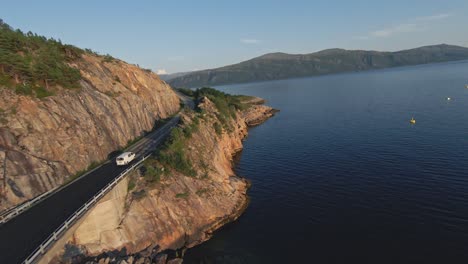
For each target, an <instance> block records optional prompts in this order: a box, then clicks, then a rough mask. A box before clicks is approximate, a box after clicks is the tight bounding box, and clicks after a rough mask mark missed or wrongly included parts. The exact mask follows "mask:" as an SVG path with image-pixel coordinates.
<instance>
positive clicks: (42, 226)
mask: <svg viewBox="0 0 468 264" xmlns="http://www.w3.org/2000/svg"><path fill="white" fill-rule="evenodd" d="M178 96H179V97H180V98H181V100H182V101H184V103H185V105H186V106H187V107H190V108H192V109H193V106H194V104H193V102H192V100H191V99H190V98H188V97H186V96H184V95H181V94H178ZM179 120H180V116H179V115H176V116H175V117H173V118H172V119H171V120H170V121H168V122H167V123H166V124H164V126H162V127H160V128H159V129H157V130H155V131H153V132H151V133H150V134H148V135H146V136H145V137H144V138H142V139H141V140H139V141H138V142H137V143H136V144H134V145H132V146H131V147H129V148H128V149H127V150H128V151H132V152H135V153H136V154H137V157H136V159H135V160H134V161H133V162H132V163H134V162H135V161H136V160H139V159H141V158H142V157H143V156H144V155H146V154H148V153H150V152H152V151H154V150H155V149H156V147H157V146H159V145H160V144H161V143H163V142H164V139H165V138H166V137H167V136H168V135H169V133H170V131H171V129H172V128H173V127H174V126H176V125H177V124H178V122H179ZM132 163H130V164H129V165H131V164H132ZM127 167H128V166H120V167H119V166H117V165H116V164H115V162H114V161H113V160H108V161H107V162H105V163H104V164H103V165H101V166H100V167H98V168H97V169H95V170H93V171H91V172H90V173H88V174H86V175H84V176H82V177H80V178H79V179H77V180H75V181H73V182H72V183H71V184H68V185H66V186H65V187H63V188H59V189H58V190H57V191H56V192H54V193H53V194H51V195H49V196H48V197H47V198H45V199H44V200H42V201H41V202H38V203H37V204H35V205H34V206H31V207H30V208H29V209H27V210H26V211H24V212H23V213H21V214H19V215H17V216H16V217H14V218H12V219H11V220H9V221H8V222H6V223H5V224H3V225H1V226H0V263H2V264H10V263H12V264H13V263H22V262H23V261H24V260H25V259H26V258H27V257H28V256H29V255H30V254H31V253H32V252H33V251H34V250H35V249H36V248H37V247H38V246H39V245H40V244H41V243H42V242H44V240H45V239H47V238H48V236H49V235H50V234H52V233H53V232H54V231H55V230H56V229H57V228H58V227H59V226H60V225H61V224H62V223H63V222H64V221H65V220H66V219H68V218H69V217H70V216H71V215H72V214H73V213H74V212H75V211H76V210H77V209H79V208H80V207H81V206H82V205H83V204H85V203H86V202H87V201H88V200H89V199H90V198H92V197H93V196H94V195H95V194H97V193H98V192H99V191H100V190H101V189H102V188H103V187H105V186H106V185H107V184H108V183H109V182H111V181H112V180H113V179H114V178H115V177H117V176H118V175H119V174H120V173H121V172H123V171H124V170H125V169H126V168H127Z"/></svg>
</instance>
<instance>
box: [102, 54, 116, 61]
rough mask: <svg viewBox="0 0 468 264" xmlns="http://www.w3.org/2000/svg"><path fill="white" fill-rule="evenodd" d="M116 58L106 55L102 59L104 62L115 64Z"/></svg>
mask: <svg viewBox="0 0 468 264" xmlns="http://www.w3.org/2000/svg"><path fill="white" fill-rule="evenodd" d="M114 61H115V58H114V57H112V56H111V55H109V54H106V55H104V56H103V57H102V62H114Z"/></svg>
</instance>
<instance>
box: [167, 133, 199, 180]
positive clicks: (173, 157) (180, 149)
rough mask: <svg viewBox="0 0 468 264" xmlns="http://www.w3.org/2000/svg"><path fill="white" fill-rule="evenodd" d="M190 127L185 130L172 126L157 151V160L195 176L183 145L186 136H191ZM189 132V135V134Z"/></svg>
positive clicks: (184, 144) (187, 174) (185, 173)
mask: <svg viewBox="0 0 468 264" xmlns="http://www.w3.org/2000/svg"><path fill="white" fill-rule="evenodd" d="M191 131H192V129H188V130H185V131H184V129H183V128H180V127H176V128H173V129H172V131H171V134H170V136H169V139H168V140H167V141H166V144H164V146H163V147H162V148H161V150H160V151H159V153H158V156H159V160H160V161H161V163H162V164H163V165H165V166H167V167H170V168H173V169H175V170H176V171H178V172H180V173H182V174H184V175H186V176H190V177H196V175H197V173H196V172H195V170H194V169H193V166H192V162H191V161H190V160H189V159H188V158H187V155H186V153H185V147H186V142H187V140H186V139H187V137H190V136H191ZM189 134H190V135H189Z"/></svg>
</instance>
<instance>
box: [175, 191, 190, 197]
mask: <svg viewBox="0 0 468 264" xmlns="http://www.w3.org/2000/svg"><path fill="white" fill-rule="evenodd" d="M175 197H176V198H178V199H188V197H189V192H188V191H185V192H183V193H178V194H176V195H175Z"/></svg>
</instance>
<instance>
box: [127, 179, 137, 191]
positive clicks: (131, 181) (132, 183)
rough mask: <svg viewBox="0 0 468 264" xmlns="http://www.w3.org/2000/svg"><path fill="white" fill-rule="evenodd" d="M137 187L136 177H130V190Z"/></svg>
mask: <svg viewBox="0 0 468 264" xmlns="http://www.w3.org/2000/svg"><path fill="white" fill-rule="evenodd" d="M135 187H136V181H135V179H133V178H130V180H129V181H128V188H127V189H128V191H129V192H130V191H131V190H133V189H135Z"/></svg>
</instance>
